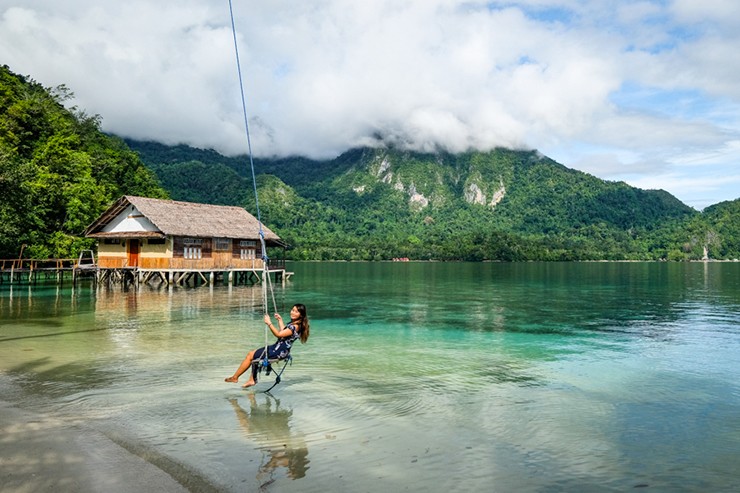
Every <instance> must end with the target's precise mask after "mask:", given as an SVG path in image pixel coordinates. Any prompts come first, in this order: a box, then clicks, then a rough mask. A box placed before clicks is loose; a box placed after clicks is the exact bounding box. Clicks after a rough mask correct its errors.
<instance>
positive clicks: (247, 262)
mask: <svg viewBox="0 0 740 493" xmlns="http://www.w3.org/2000/svg"><path fill="white" fill-rule="evenodd" d="M259 231H260V226H259V222H258V221H257V219H256V218H255V217H254V216H252V215H251V214H250V213H249V212H247V211H246V210H244V209H243V208H241V207H233V206H220V205H209V204H198V203H192V202H178V201H174V200H160V199H150V198H145V197H134V196H128V195H127V196H123V197H121V198H120V199H118V201H116V203H114V204H113V205H111V206H110V207H109V208H108V210H106V211H105V212H104V213H103V214H102V215H101V216H100V217H99V218H98V219H97V220H96V221H95V222H94V223H92V224H91V225H90V226H89V227H88V228H87V229H86V230H85V233H84V234H85V236H86V237H88V238H96V239H97V240H98V260H97V262H98V268H99V279H100V280H112V279H113V280H116V279H121V280H125V279H131V280H136V281H141V282H148V281H150V280H154V279H157V280H159V281H164V282H167V283H179V284H182V283H187V282H189V281H190V280H193V282H194V283H196V284H197V283H198V281H199V280H202V281H203V282H214V280H218V279H220V278H221V279H223V281H225V282H226V281H228V282H229V283H232V282H237V283H238V282H240V281H258V280H259V274H260V273H262V272H263V260H262V257H263V256H262V246H261V241H260V235H259ZM262 232H263V234H264V239H265V246H266V247H268V248H269V247H278V248H279V249H280V251H281V252H282V253H283V254H284V251H285V247H286V244H285V243H283V241H282V240H281V239H280V237H278V235H276V234H275V233H273V232H272V231H270V229H269V228H267V227H265V226H264V225H263V226H262ZM268 267H269V272H270V273H274V274H275V277H276V279H286V278H287V277H288V275H289V273H286V272H285V260H284V255H283V256H282V258H280V259H277V260H275V259H270V260H269V266H268ZM222 276H223V277H222Z"/></svg>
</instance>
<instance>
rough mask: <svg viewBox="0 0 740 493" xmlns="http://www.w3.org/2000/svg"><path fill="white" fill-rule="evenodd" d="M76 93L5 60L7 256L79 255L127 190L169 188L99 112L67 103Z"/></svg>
mask: <svg viewBox="0 0 740 493" xmlns="http://www.w3.org/2000/svg"><path fill="white" fill-rule="evenodd" d="M71 96H72V94H71V93H70V92H69V90H68V89H67V88H66V87H64V86H60V87H57V88H55V89H53V90H50V89H46V88H44V87H42V86H41V85H39V84H38V83H36V82H34V81H33V80H31V79H29V78H26V77H22V76H19V75H16V74H14V73H12V72H11V71H10V70H9V68H8V67H7V66H3V67H0V197H2V199H0V258H6V259H7V258H18V256H19V255H20V252H21V249H22V248H23V249H24V250H23V256H24V257H26V258H48V257H54V258H70V257H74V256H76V255H78V254H79V252H80V250H83V249H89V248H91V247H92V246H93V245H94V242H93V241H92V240H88V239H84V238H82V237H81V233H82V231H83V230H84V229H85V228H86V227H87V226H88V225H89V224H90V223H92V222H93V221H94V220H95V219H96V218H97V217H98V215H100V213H102V212H103V211H104V210H105V209H106V208H107V207H108V206H109V205H110V204H111V203H112V202H113V201H115V200H116V199H118V198H119V197H120V196H121V195H124V194H131V195H145V196H149V197H160V198H166V197H167V196H168V195H167V193H166V192H165V191H164V190H163V189H162V188H161V187H160V186H159V185H158V183H157V179H156V177H155V175H154V174H153V173H152V172H151V171H150V170H149V169H148V168H147V167H146V166H144V165H143V163H142V162H141V160H140V159H139V157H138V156H137V155H136V154H135V153H134V152H132V151H131V150H130V149H129V148H128V147H127V146H126V145H125V144H124V142H123V141H122V140H121V139H118V138H115V137H110V136H107V135H105V134H104V133H102V132H101V131H100V118H99V117H98V116H90V115H86V114H85V113H84V112H82V111H78V110H76V109H72V110H67V109H65V108H64V106H63V103H64V102H66V101H68V100H69V99H70V98H71ZM23 245H25V247H23Z"/></svg>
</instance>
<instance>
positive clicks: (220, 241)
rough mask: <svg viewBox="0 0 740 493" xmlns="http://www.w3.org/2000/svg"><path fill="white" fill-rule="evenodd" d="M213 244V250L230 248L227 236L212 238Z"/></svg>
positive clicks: (227, 249)
mask: <svg viewBox="0 0 740 493" xmlns="http://www.w3.org/2000/svg"><path fill="white" fill-rule="evenodd" d="M213 245H214V247H213V249H214V250H219V251H222V252H224V251H229V250H231V240H230V239H229V238H214V240H213Z"/></svg>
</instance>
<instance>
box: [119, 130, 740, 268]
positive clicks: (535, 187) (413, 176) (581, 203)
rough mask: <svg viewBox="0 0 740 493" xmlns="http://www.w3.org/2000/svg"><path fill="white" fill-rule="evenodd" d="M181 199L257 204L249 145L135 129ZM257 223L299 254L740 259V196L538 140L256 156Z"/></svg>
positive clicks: (145, 154)
mask: <svg viewBox="0 0 740 493" xmlns="http://www.w3.org/2000/svg"><path fill="white" fill-rule="evenodd" d="M127 143H128V144H129V146H130V147H131V148H132V149H134V150H135V151H137V152H138V153H139V155H140V156H141V158H142V160H143V161H144V162H145V163H146V164H147V165H148V166H149V167H150V168H151V169H152V170H153V171H154V172H155V173H156V174H157V175H158V176H159V178H160V180H161V183H162V185H163V186H164V187H165V188H166V189H167V190H168V191H169V192H170V194H171V195H172V197H173V198H176V199H180V200H194V201H196V200H197V201H203V202H208V203H217V204H231V205H241V206H244V207H246V208H247V209H248V210H249V211H250V212H252V213H254V212H255V199H254V192H253V186H252V182H251V174H250V173H251V172H250V163H249V159H248V157H247V156H240V157H235V158H228V157H225V156H222V155H220V154H218V153H216V152H214V151H210V150H200V149H193V148H189V147H187V146H175V147H172V146H164V145H161V144H157V143H153V142H139V141H127ZM255 169H256V170H257V173H258V194H259V202H260V210H261V213H262V219H263V221H264V222H265V223H266V224H268V226H269V227H270V228H272V229H273V230H275V231H276V232H277V233H278V234H279V235H280V236H281V237H283V238H284V239H285V240H286V241H287V242H288V243H290V244H291V245H292V246H293V248H292V250H290V251H289V252H288V256H289V258H292V259H296V260H314V259H316V260H330V259H339V260H382V259H390V258H396V257H408V258H412V259H436V260H452V259H464V260H501V261H524V260H658V259H665V260H691V259H701V258H703V256H704V248H705V247H706V248H707V249H708V252H707V253H708V255H709V257H710V258H714V259H733V258H740V246H739V245H738V241H740V240H738V238H740V236H739V234H740V210H738V209H739V207H740V206H739V205H738V204H740V201H734V202H729V203H724V204H717V205H715V206H712V207H710V208H708V209H707V210H706V211H705V212H704V213H699V212H697V211H695V210H694V209H691V208H690V207H688V206H686V205H684V204H683V203H681V202H680V201H679V200H677V199H676V198H675V197H673V196H672V195H670V194H669V193H667V192H664V191H660V190H640V189H637V188H634V187H630V186H628V185H627V184H625V183H621V182H608V181H604V180H601V179H598V178H596V177H594V176H591V175H588V174H586V173H582V172H579V171H575V170H572V169H568V168H566V167H565V166H562V165H560V164H558V163H556V162H554V161H552V160H551V159H548V158H546V157H544V156H541V155H539V154H538V153H536V152H533V151H512V150H505V149H496V150H494V151H491V152H469V153H463V154H457V155H451V154H446V153H442V152H440V153H436V154H419V153H413V152H404V151H400V150H397V149H353V150H351V151H348V152H346V153H344V154H342V155H341V156H339V157H338V158H336V159H333V160H326V161H314V160H309V159H306V158H301V157H294V158H283V159H255Z"/></svg>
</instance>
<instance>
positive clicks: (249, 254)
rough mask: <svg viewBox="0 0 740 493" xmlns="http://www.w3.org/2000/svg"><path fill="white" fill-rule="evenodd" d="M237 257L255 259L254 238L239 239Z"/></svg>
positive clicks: (255, 243) (255, 247)
mask: <svg viewBox="0 0 740 493" xmlns="http://www.w3.org/2000/svg"><path fill="white" fill-rule="evenodd" d="M239 258H240V259H242V260H254V259H256V258H257V242H256V241H254V240H241V241H240V242H239Z"/></svg>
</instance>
